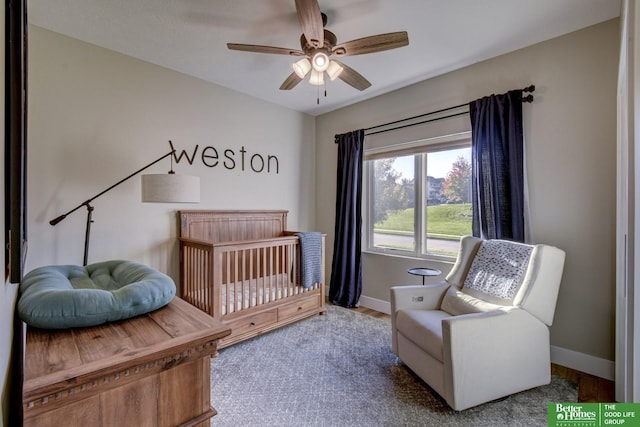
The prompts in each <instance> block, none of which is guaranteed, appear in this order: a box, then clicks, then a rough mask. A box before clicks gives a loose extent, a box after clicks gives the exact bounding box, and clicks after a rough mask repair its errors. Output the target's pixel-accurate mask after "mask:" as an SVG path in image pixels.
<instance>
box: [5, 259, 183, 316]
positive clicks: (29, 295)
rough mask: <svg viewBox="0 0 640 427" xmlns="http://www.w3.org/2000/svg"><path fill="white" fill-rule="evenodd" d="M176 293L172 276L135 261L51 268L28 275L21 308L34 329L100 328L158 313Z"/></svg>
mask: <svg viewBox="0 0 640 427" xmlns="http://www.w3.org/2000/svg"><path fill="white" fill-rule="evenodd" d="M175 293H176V286H175V283H174V282H173V280H172V279H171V278H170V277H169V276H167V275H166V274H163V273H161V272H159V271H157V270H154V269H153V268H151V267H148V266H146V265H143V264H138V263H135V262H133V261H122V260H112V261H104V262H99V263H95V264H90V265H87V266H86V267H81V266H77V265H52V266H46V267H39V268H36V269H34V270H32V271H30V272H29V273H28V274H26V275H25V276H24V279H23V281H22V283H21V284H20V299H19V301H18V306H17V309H18V313H19V315H20V318H21V319H22V320H23V321H24V322H25V323H27V324H28V325H29V326H33V327H38V328H44V329H64V328H73V327H85V326H95V325H99V324H101V323H105V322H111V321H116V320H122V319H127V318H130V317H134V316H138V315H141V314H144V313H148V312H150V311H153V310H156V309H158V308H160V307H162V306H164V305H166V304H168V303H169V302H170V301H171V300H172V299H173V297H174V296H175Z"/></svg>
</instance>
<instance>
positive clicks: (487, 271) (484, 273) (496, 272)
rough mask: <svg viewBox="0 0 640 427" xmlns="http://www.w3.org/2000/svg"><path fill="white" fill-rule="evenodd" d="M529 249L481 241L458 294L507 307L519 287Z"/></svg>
mask: <svg viewBox="0 0 640 427" xmlns="http://www.w3.org/2000/svg"><path fill="white" fill-rule="evenodd" d="M532 252H533V246H531V245H526V244H523V243H516V242H510V241H506V240H485V241H483V242H482V244H481V245H480V248H479V249H478V252H477V253H476V256H475V257H474V258H473V262H472V263H471V267H470V268H469V272H468V273H467V277H466V278H465V280H464V284H463V286H462V291H463V292H464V293H466V294H468V295H471V296H474V297H476V298H479V299H482V300H484V301H488V302H491V303H494V304H501V305H511V303H512V302H513V299H514V297H515V296H516V293H517V292H518V290H519V289H520V286H521V285H522V282H523V279H524V276H525V274H526V272H527V267H528V266H529V260H530V258H531V253H532Z"/></svg>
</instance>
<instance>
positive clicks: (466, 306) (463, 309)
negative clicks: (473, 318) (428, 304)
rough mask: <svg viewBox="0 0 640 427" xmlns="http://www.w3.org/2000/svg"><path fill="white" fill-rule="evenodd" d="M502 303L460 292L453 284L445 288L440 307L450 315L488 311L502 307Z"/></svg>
mask: <svg viewBox="0 0 640 427" xmlns="http://www.w3.org/2000/svg"><path fill="white" fill-rule="evenodd" d="M503 307H504V306H503V305H499V304H492V303H490V302H486V301H483V300H481V299H479V298H476V297H472V296H471V295H467V294H465V293H464V292H460V291H459V290H457V289H456V288H455V287H454V286H451V287H450V288H449V289H447V292H446V293H445V294H444V298H443V299H442V304H441V305H440V309H441V310H443V311H446V312H447V313H449V314H451V315H452V316H459V315H461V314H470V313H486V312H488V311H493V310H498V309H500V308H503Z"/></svg>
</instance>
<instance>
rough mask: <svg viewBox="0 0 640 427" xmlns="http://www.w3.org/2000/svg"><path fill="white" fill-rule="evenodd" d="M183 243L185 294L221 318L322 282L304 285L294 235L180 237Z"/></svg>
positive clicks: (305, 290)
mask: <svg viewBox="0 0 640 427" xmlns="http://www.w3.org/2000/svg"><path fill="white" fill-rule="evenodd" d="M287 234H290V233H287ZM180 245H181V251H180V253H181V254H182V255H181V259H180V262H181V264H182V265H181V268H180V272H181V277H180V282H181V284H182V289H181V293H182V295H181V296H182V298H183V299H185V300H187V301H188V302H189V303H191V304H193V305H195V306H196V307H198V308H199V309H201V310H203V311H205V312H207V313H209V314H210V315H212V316H213V317H215V318H218V319H221V318H222V317H223V316H228V315H233V313H237V312H240V311H246V310H250V309H252V308H253V307H260V306H264V305H268V304H275V303H277V302H278V301H280V300H282V299H285V298H289V297H291V296H294V295H299V294H302V293H305V292H309V291H311V290H314V289H318V287H320V286H321V284H316V285H315V286H314V287H312V288H307V289H305V288H303V287H302V286H301V284H300V276H301V275H300V265H301V264H300V241H299V238H298V237H297V236H294V235H285V236H284V237H277V238H269V239H260V240H254V241H244V242H228V243H209V242H203V241H198V240H194V239H187V238H180Z"/></svg>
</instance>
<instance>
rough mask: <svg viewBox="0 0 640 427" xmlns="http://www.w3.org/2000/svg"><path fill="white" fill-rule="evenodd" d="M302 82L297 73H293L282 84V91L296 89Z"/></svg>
mask: <svg viewBox="0 0 640 427" xmlns="http://www.w3.org/2000/svg"><path fill="white" fill-rule="evenodd" d="M301 81H302V79H301V78H300V77H298V75H297V74H296V73H291V74H289V77H287V79H286V80H285V81H284V82H282V85H280V90H291V89H293V88H294V87H296V86H297V85H298V83H300V82H301Z"/></svg>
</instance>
